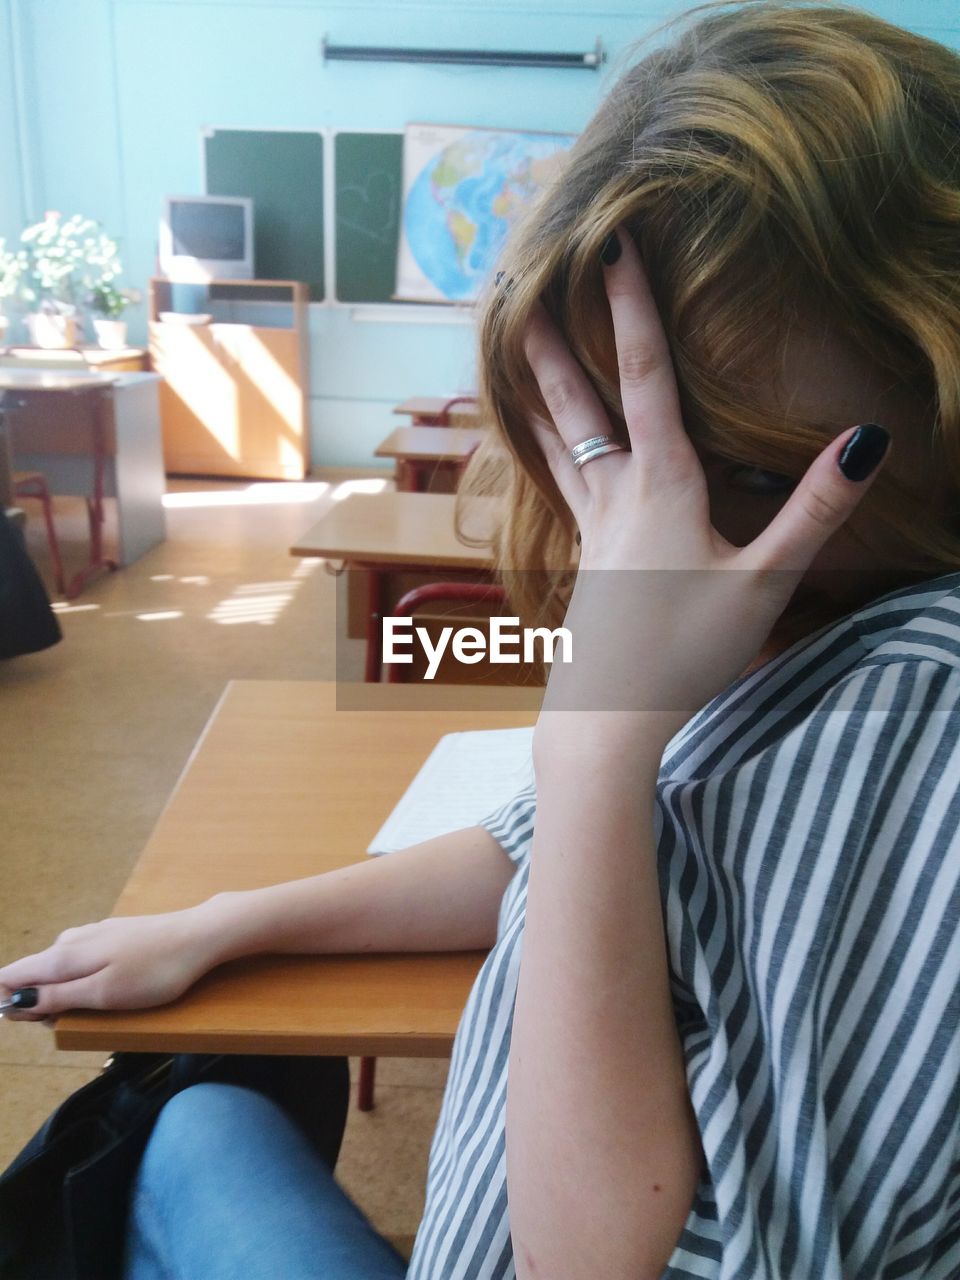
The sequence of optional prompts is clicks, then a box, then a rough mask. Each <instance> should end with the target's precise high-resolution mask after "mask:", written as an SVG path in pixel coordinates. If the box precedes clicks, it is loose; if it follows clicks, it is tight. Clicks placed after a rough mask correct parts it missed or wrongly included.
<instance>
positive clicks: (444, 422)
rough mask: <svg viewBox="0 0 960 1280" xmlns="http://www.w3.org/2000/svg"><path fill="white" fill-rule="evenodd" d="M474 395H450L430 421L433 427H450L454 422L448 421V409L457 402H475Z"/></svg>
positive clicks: (476, 401)
mask: <svg viewBox="0 0 960 1280" xmlns="http://www.w3.org/2000/svg"><path fill="white" fill-rule="evenodd" d="M477 403H478V400H477V397H476V396H452V397H451V398H450V399H449V400H447V401H446V402H445V404H444V405H443V407H442V408H441V410H440V412H439V413H438V414H437V416H436V418H435V419H434V420H433V422H432V423H431V426H434V427H452V426H454V425H455V424H454V423H453V422H451V421H450V410H451V409H453V408H454V407H455V406H456V405H458V404H477Z"/></svg>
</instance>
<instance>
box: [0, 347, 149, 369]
mask: <svg viewBox="0 0 960 1280" xmlns="http://www.w3.org/2000/svg"><path fill="white" fill-rule="evenodd" d="M88 367H89V368H91V369H96V370H98V372H101V373H103V372H109V373H137V372H141V371H145V370H147V369H149V367H150V356H149V353H148V352H147V349H146V347H122V348H121V349H119V350H115V351H114V350H107V349H105V348H103V347H95V346H81V347H65V348H63V349H62V350H59V349H57V348H49V347H24V346H16V347H14V346H10V347H0V368H9V369H65V370H67V371H71V370H72V371H74V372H75V371H76V370H77V369H84V368H88Z"/></svg>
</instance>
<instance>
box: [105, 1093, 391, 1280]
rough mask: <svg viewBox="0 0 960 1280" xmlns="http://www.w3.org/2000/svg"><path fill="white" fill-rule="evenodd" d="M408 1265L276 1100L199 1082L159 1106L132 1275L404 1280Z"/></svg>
mask: <svg viewBox="0 0 960 1280" xmlns="http://www.w3.org/2000/svg"><path fill="white" fill-rule="evenodd" d="M406 1273H407V1263H406V1261H405V1260H404V1258H403V1257H402V1256H401V1255H400V1254H399V1253H398V1252H397V1251H396V1249H394V1248H393V1246H392V1245H391V1244H390V1243H389V1242H388V1241H387V1240H385V1239H384V1238H383V1237H382V1236H381V1235H379V1234H378V1233H377V1232H376V1231H375V1230H374V1229H373V1227H372V1226H371V1225H370V1223H369V1222H368V1221H367V1219H366V1218H365V1217H364V1215H363V1213H362V1212H361V1211H360V1209H359V1208H358V1207H357V1206H356V1205H355V1204H354V1203H353V1201H352V1200H351V1199H350V1198H349V1196H347V1195H346V1193H345V1192H344V1191H343V1190H342V1189H341V1188H340V1186H339V1185H338V1184H337V1182H336V1181H335V1180H334V1177H333V1174H332V1172H331V1171H330V1169H329V1168H328V1166H327V1165H326V1164H324V1162H323V1160H322V1159H321V1158H320V1156H319V1155H318V1154H317V1152H316V1151H315V1150H314V1148H313V1147H312V1146H311V1145H310V1143H309V1142H308V1141H307V1139H306V1138H305V1137H304V1135H303V1134H302V1133H301V1131H300V1129H298V1128H297V1126H296V1125H295V1124H294V1123H293V1122H292V1121H291V1120H290V1119H288V1117H287V1115H286V1114H285V1112H284V1111H282V1110H281V1109H280V1107H278V1106H277V1104H276V1103H274V1102H272V1101H271V1100H270V1099H268V1098H265V1097H264V1096H263V1095H262V1094H259V1093H255V1092H253V1090H251V1089H245V1088H240V1087H239V1086H237V1085H230V1084H198V1085H193V1086H192V1087H191V1088H189V1089H185V1090H183V1092H181V1093H178V1094H176V1095H175V1096H174V1097H173V1098H171V1100H170V1101H169V1102H168V1103H167V1104H166V1106H165V1107H164V1108H163V1110H162V1111H161V1113H160V1116H159V1119H158V1120H157V1123H156V1126H155V1128H154V1130H153V1133H152V1134H151V1136H150V1141H149V1143H148V1144H147V1148H146V1151H145V1152H144V1155H143V1160H142V1161H141V1164H140V1169H139V1172H138V1175H137V1179H136V1182H135V1184H134V1190H133V1198H132V1202H131V1209H130V1218H129V1224H128V1232H127V1242H126V1259H125V1263H124V1278H125V1280H274V1277H275V1278H276V1280H402V1278H403V1277H404V1276H405V1275H406Z"/></svg>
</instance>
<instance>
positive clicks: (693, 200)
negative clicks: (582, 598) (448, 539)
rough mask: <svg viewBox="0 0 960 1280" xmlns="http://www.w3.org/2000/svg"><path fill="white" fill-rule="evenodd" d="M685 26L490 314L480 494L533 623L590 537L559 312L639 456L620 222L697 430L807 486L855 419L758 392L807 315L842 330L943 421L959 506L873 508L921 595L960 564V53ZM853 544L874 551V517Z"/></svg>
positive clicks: (630, 79) (608, 112)
mask: <svg viewBox="0 0 960 1280" xmlns="http://www.w3.org/2000/svg"><path fill="white" fill-rule="evenodd" d="M676 22H680V23H686V24H687V25H686V27H685V29H682V30H681V31H680V33H679V35H677V36H676V37H675V38H674V39H672V40H671V42H670V43H669V44H667V45H666V46H664V47H660V48H657V49H655V50H654V51H652V52H648V53H646V54H645V56H642V57H641V58H640V60H639V61H637V62H636V63H635V65H633V66H631V67H630V68H629V69H628V70H627V71H626V72H624V73H623V74H622V75H621V77H620V79H619V80H618V81H617V83H616V84H615V86H614V88H613V90H612V91H611V92H610V93H609V94H608V96H607V97H606V99H605V101H604V102H603V104H602V105H601V106H600V108H599V110H598V111H597V113H596V114H595V115H594V117H593V119H592V120H591V121H590V123H589V124H588V125H587V127H586V129H585V130H584V132H583V133H582V134H581V135H580V137H579V138H578V140H577V142H576V144H575V146H574V147H573V149H572V150H571V151H570V152H569V153H568V157H567V159H566V161H565V163H564V164H563V167H562V171H561V173H560V176H559V178H558V179H557V180H556V181H555V182H554V183H553V185H551V186H550V187H549V188H548V189H547V190H545V191H544V192H543V193H542V194H541V196H540V198H539V199H538V200H537V201H536V202H535V203H534V204H533V205H532V206H531V208H530V209H529V210H528V211H527V213H526V215H525V217H524V219H523V220H522V222H521V223H520V224H519V225H518V226H517V227H516V228H515V229H514V233H513V234H512V236H511V237H510V239H509V242H508V244H507V246H506V248H505V250H504V252H503V254H502V255H501V260H500V262H499V263H498V267H499V270H501V271H502V272H503V273H504V278H505V283H502V284H501V285H500V286H499V287H498V286H496V285H495V284H494V283H493V282H492V281H491V283H490V286H489V287H488V289H487V290H486V292H485V294H484V296H483V298H482V299H481V301H480V305H479V317H480V319H479V362H478V365H479V386H480V400H481V408H482V412H483V413H484V415H485V417H486V418H487V419H488V420H489V423H490V424H491V430H490V435H489V439H488V441H487V442H486V443H485V444H484V446H482V448H481V449H480V450H479V451H478V453H477V454H476V455H475V456H474V459H473V461H472V464H471V466H470V467H469V469H468V472H467V475H466V476H465V478H464V482H463V484H462V485H461V495H462V496H463V497H464V498H467V499H469V497H470V496H472V495H477V494H484V493H490V492H497V493H499V494H501V495H504V496H505V498H506V502H505V511H504V518H503V523H502V525H501V527H500V528H499V529H498V531H497V534H496V537H495V540H494V548H495V556H496V560H497V563H498V566H499V569H500V572H501V575H502V576H503V578H504V579H505V581H507V584H508V591H509V594H510V598H511V604H512V606H513V607H514V608H515V609H516V610H517V611H518V612H519V613H520V614H521V616H522V617H524V619H525V620H527V621H528V622H537V623H544V622H548V623H550V624H551V625H556V623H557V622H558V621H559V620H560V618H561V616H562V612H563V597H564V590H563V584H564V583H565V582H567V581H568V579H569V575H568V574H564V573H563V572H562V570H561V569H559V568H558V566H567V565H569V563H570V557H571V555H572V553H573V537H574V533H575V529H574V526H573V520H572V516H571V514H570V512H569V510H568V509H567V507H566V504H565V502H564V500H563V498H562V497H561V495H560V492H559V490H558V489H557V487H556V484H555V483H554V480H553V477H552V475H551V473H550V471H549V469H548V467H547V465H546V463H545V461H544V458H543V455H542V453H541V451H540V449H539V446H538V445H537V443H536V440H535V438H534V436H533V434H532V431H531V429H530V425H529V420H530V417H531V415H532V414H539V415H541V416H547V415H546V409H545V406H544V404H543V400H542V398H541V395H540V392H539V389H538V387H537V385H536V382H535V381H534V379H533V376H532V374H531V371H530V368H529V365H528V364H527V361H526V358H525V356H524V346H523V339H524V332H525V328H526V324H527V319H528V316H529V314H530V310H531V308H532V307H533V305H534V303H535V302H536V300H537V299H540V300H541V301H543V303H544V304H545V306H546V307H547V310H548V311H549V312H550V314H551V316H552V318H553V320H554V322H555V323H556V324H557V325H558V327H559V328H560V330H561V332H562V333H563V335H564V337H565V340H566V342H567V344H568V346H569V347H570V349H571V351H572V352H573V354H574V355H575V356H576V358H577V359H578V360H579V362H580V364H581V365H582V367H583V368H584V370H585V371H586V373H587V375H588V376H589V378H590V379H591V381H592V383H593V385H594V386H595V387H596V389H597V391H598V393H599V395H600V397H601V399H602V401H603V403H604V405H605V407H606V409H607V411H608V414H609V418H610V423H611V430H612V431H613V433H614V434H616V435H617V436H618V437H620V438H622V439H623V440H624V441H625V440H626V430H625V425H624V420H623V413H622V407H621V403H620V395H619V384H618V376H617V364H616V353H615V349H614V341H613V330H612V324H611V320H610V313H609V306H608V303H607V299H606V293H605V289H604V283H603V278H602V268H601V265H600V247H601V245H602V244H603V241H604V239H605V238H606V237H607V235H608V234H609V233H610V232H611V231H612V230H613V229H614V228H615V227H618V226H623V227H624V228H625V229H626V230H627V232H628V233H629V234H631V235H632V236H633V237H634V239H635V241H636V243H637V245H638V247H639V249H640V252H641V254H642V257H643V260H644V264H645V269H646V272H647V275H648V277H649V279H650V283H651V287H652V289H653V293H654V297H655V298H656V301H657V305H658V308H659V312H660V316H661V319H662V321H663V324H664V328H665V330H666V333H667V337H668V340H669V344H670V350H671V354H672V358H673V365H674V370H675V372H676V377H677V382H678V385H679V389H680V399H681V404H682V407H683V413H684V422H685V426H686V429H687V430H688V432H689V433H690V434H691V436H692V437H694V439H695V440H697V441H698V442H700V443H702V444H703V446H704V447H705V448H706V449H708V450H710V451H712V452H715V453H717V454H720V455H723V456H725V457H727V458H730V459H734V460H739V461H748V462H750V463H752V464H753V465H756V466H761V467H765V468H769V469H771V470H776V471H779V472H783V473H785V474H787V475H795V476H799V475H801V474H802V473H803V471H804V470H805V469H806V467H807V466H808V465H809V464H810V462H811V461H812V460H813V458H814V457H815V456H816V454H817V453H819V452H820V450H821V449H823V447H824V446H825V445H826V444H827V442H828V441H829V439H831V438H833V436H835V435H836V434H838V432H839V430H840V429H841V428H842V427H843V426H846V425H849V424H847V423H839V424H838V425H837V427H836V429H835V430H833V431H826V429H825V428H824V426H823V424H819V425H818V424H814V423H810V422H807V421H804V420H803V419H801V418H797V417H795V416H790V415H789V414H784V415H783V416H777V417H772V416H771V414H770V412H769V410H767V411H763V410H762V409H761V408H759V407H756V406H753V405H752V404H751V396H750V387H751V385H753V386H758V385H760V384H761V381H762V378H763V376H764V375H763V371H764V370H770V369H771V368H775V367H778V362H779V360H781V359H782V357H783V348H784V344H785V342H786V339H787V337H788V335H789V332H790V328H791V325H792V324H793V322H794V321H795V320H796V319H797V318H798V317H799V316H801V315H807V316H809V315H810V314H811V313H812V314H814V315H821V316H826V317H829V319H830V321H831V323H834V324H836V325H837V326H838V327H839V328H840V329H841V330H842V331H843V332H844V333H845V334H846V335H847V336H848V337H849V338H850V339H851V340H852V342H853V343H854V345H855V346H856V347H858V348H859V349H861V350H862V351H863V352H865V353H866V354H867V355H868V356H869V357H870V358H871V359H872V360H873V361H875V362H877V363H879V364H880V365H881V366H882V367H884V368H886V369H888V370H889V371H890V373H891V375H892V377H893V378H894V379H896V380H898V381H899V382H900V383H901V384H903V385H906V386H908V387H909V388H911V389H913V390H915V391H916V393H917V394H918V396H920V397H921V398H922V403H923V404H924V405H926V406H928V409H929V412H928V414H927V415H926V419H925V422H924V423H923V424H918V430H924V431H925V432H926V433H927V434H928V435H929V440H928V442H927V444H928V446H929V451H930V456H931V462H932V464H933V465H932V467H931V473H932V475H933V476H934V477H935V480H934V482H933V483H934V484H935V486H937V492H930V491H925V492H923V493H917V492H913V491H911V490H910V489H909V488H908V487H906V486H905V485H904V484H903V483H901V482H900V481H898V479H897V478H896V476H895V475H893V474H892V473H888V472H887V470H886V469H884V470H883V471H882V472H881V473H880V475H879V476H878V479H877V481H876V482H875V484H874V485H873V487H872V489H871V491H870V493H869V494H868V495H867V497H866V498H865V500H864V502H863V504H862V510H863V511H864V514H866V513H867V512H869V513H870V516H871V519H872V520H874V521H876V520H879V521H880V522H881V523H882V524H886V525H888V526H890V527H892V528H894V529H895V530H896V531H897V532H898V533H899V534H900V535H901V537H902V538H903V539H905V542H906V545H907V546H908V548H909V553H908V556H907V558H906V559H905V560H904V562H903V563H902V564H901V565H899V566H898V569H901V570H902V572H903V576H904V581H906V580H908V579H909V578H910V577H915V576H921V577H923V576H930V575H934V574H936V573H938V572H939V573H945V572H948V571H950V570H951V569H956V568H960V519H958V515H960V504H958V502H957V495H958V494H960V56H958V55H957V54H956V53H954V52H952V51H951V50H949V49H947V48H945V47H944V46H942V45H940V44H937V43H935V42H934V41H931V40H928V39H925V38H923V37H922V36H919V35H915V34H913V33H911V32H908V31H904V30H901V29H900V28H898V27H896V26H893V25H891V24H889V23H887V22H884V21H881V20H880V19H878V18H876V17H874V16H872V15H870V14H868V13H865V12H863V11H861V10H858V9H856V8H852V7H849V6H845V5H835V4H830V5H825V4H812V3H804V2H803V0H799V2H791V0H747V2H746V3H740V4H738V5H736V7H731V5H730V4H729V3H725V2H723V0H721V2H719V3H718V2H716V0H715V2H714V3H709V4H701V5H698V6H697V7H696V8H694V9H692V10H690V11H688V12H687V13H686V14H684V15H682V16H681V18H680V19H677V20H675V22H672V23H669V24H667V26H668V27H669V28H673V27H674V26H675V23H676ZM662 31H663V28H660V29H658V33H659V32H662ZM658 33H654V34H655V35H656V34H658ZM648 40H649V37H648ZM646 43H647V41H644V42H643V43H642V44H641V46H640V49H641V50H642V48H643V47H644V46H645V45H646ZM635 48H636V47H635ZM758 371H759V372H758ZM931 424H932V427H931ZM825 432H826V433H825ZM463 510H464V508H463V506H462V504H461V511H463ZM847 527H848V530H849V531H850V532H851V533H852V534H853V536H854V537H858V536H860V535H858V532H857V517H854V518H853V519H852V520H851V521H850V522H849V524H848V526H847ZM862 540H864V541H865V539H862ZM474 541H475V540H474ZM517 571H519V572H517Z"/></svg>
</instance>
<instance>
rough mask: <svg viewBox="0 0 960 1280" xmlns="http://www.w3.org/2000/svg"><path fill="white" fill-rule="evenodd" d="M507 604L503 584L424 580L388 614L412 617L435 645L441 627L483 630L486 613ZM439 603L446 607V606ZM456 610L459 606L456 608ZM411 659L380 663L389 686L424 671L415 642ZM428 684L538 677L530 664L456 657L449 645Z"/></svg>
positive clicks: (525, 681)
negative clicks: (464, 661)
mask: <svg viewBox="0 0 960 1280" xmlns="http://www.w3.org/2000/svg"><path fill="white" fill-rule="evenodd" d="M506 604H507V596H506V592H505V591H504V589H503V587H499V586H495V585H493V584H491V583H485V582H430V583H427V584H425V585H424V586H421V587H414V588H413V589H412V590H411V591H408V592H407V593H406V594H405V595H403V596H401V597H400V599H399V600H398V601H397V602H396V604H395V605H393V606H392V607H391V610H390V613H391V615H392V616H394V617H412V618H414V619H415V625H416V626H418V627H424V628H425V629H426V631H427V632H428V634H429V635H430V638H431V643H434V644H435V643H436V641H437V638H438V636H439V634H440V630H441V628H443V627H450V626H453V627H455V628H459V627H475V628H477V630H479V631H481V632H484V633H488V630H489V620H490V618H491V617H494V616H497V615H499V614H501V613H502V611H503V606H504V605H506ZM444 606H452V609H448V608H445V607H444ZM456 610H459V612H457V611H456ZM413 659H414V660H413V662H412V663H402V664H401V663H384V666H385V667H386V670H387V681H388V683H390V684H415V683H421V682H423V681H424V679H425V674H426V667H427V662H426V655H425V653H424V652H423V648H422V646H419V645H415V646H414V649H413ZM431 683H434V684H485V685H517V684H522V685H531V684H532V685H542V684H543V675H542V673H541V671H540V670H539V669H538V668H537V667H536V666H535V665H534V664H533V663H525V662H523V661H520V662H519V663H516V664H514V663H508V664H507V663H494V662H491V661H490V659H489V657H486V656H485V657H484V658H483V660H482V661H481V662H477V663H470V664H467V663H463V662H459V661H457V659H456V658H455V657H453V656H452V654H451V653H450V651H449V647H448V649H447V651H446V653H445V655H444V657H443V658H442V659H441V661H440V665H439V667H438V669H437V672H436V675H435V676H434V678H433V680H432V681H431Z"/></svg>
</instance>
